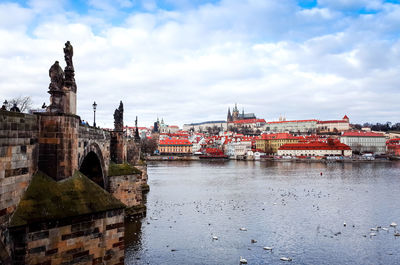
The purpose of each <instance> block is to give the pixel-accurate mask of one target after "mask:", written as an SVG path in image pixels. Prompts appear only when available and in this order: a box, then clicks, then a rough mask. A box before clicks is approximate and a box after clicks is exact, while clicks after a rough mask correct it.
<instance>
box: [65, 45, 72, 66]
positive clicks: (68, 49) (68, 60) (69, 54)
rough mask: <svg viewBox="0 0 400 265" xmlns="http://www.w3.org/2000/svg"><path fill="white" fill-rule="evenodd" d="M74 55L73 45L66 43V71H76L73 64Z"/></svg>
mask: <svg viewBox="0 0 400 265" xmlns="http://www.w3.org/2000/svg"><path fill="white" fill-rule="evenodd" d="M73 55H74V48H73V47H72V45H71V43H70V42H69V41H67V42H66V43H65V48H64V59H65V62H66V63H67V67H66V68H65V69H71V70H74V65H73V64H72V56H73Z"/></svg>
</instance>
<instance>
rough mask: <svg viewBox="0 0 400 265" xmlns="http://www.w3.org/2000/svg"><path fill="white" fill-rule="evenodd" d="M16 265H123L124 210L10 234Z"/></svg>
mask: <svg viewBox="0 0 400 265" xmlns="http://www.w3.org/2000/svg"><path fill="white" fill-rule="evenodd" d="M11 235H12V237H13V239H14V249H15V251H14V253H13V261H14V264H49V265H55V264H113V265H115V264H121V265H122V264H124V253H125V252H124V210H113V211H108V212H102V213H97V214H91V215H87V216H78V217H74V218H70V219H67V220H58V221H54V222H47V223H40V224H35V225H29V226H25V227H22V228H19V229H18V228H15V229H12V230H11Z"/></svg>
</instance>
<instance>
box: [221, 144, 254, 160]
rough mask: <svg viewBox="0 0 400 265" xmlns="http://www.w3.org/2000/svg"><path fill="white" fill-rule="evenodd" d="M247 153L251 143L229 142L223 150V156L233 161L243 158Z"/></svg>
mask: <svg viewBox="0 0 400 265" xmlns="http://www.w3.org/2000/svg"><path fill="white" fill-rule="evenodd" d="M248 151H251V141H238V142H230V143H228V144H227V145H226V148H225V154H226V155H228V156H229V157H232V158H235V159H236V158H238V157H239V156H245V155H246V154H247V152H248Z"/></svg>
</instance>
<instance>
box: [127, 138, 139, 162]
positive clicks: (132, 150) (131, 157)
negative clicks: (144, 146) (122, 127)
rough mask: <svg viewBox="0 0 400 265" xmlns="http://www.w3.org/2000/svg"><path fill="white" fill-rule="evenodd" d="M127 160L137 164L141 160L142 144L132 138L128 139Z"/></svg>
mask: <svg viewBox="0 0 400 265" xmlns="http://www.w3.org/2000/svg"><path fill="white" fill-rule="evenodd" d="M126 160H127V162H128V163H129V164H131V165H136V164H137V163H138V162H139V160H140V144H138V143H136V142H135V140H134V139H132V138H129V139H127V140H126Z"/></svg>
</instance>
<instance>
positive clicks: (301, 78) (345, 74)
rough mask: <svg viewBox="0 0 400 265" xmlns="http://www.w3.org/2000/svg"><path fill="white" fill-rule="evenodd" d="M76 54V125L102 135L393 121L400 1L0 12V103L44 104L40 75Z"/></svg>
mask: <svg viewBox="0 0 400 265" xmlns="http://www.w3.org/2000/svg"><path fill="white" fill-rule="evenodd" d="M67 40H70V41H71V43H72V45H73V46H74V58H73V59H74V66H75V71H76V73H75V74H76V76H75V77H76V81H77V85H78V114H79V115H80V116H81V117H82V118H83V119H84V120H89V121H90V122H92V115H93V112H92V106H91V105H92V103H93V101H96V102H97V104H98V112H97V123H98V124H99V125H100V126H104V127H111V126H112V122H113V112H114V109H115V108H116V107H118V104H119V101H120V100H123V102H124V106H125V123H127V124H128V125H132V124H134V120H135V116H136V115H138V116H139V125H140V126H149V125H150V124H151V123H152V122H153V121H154V120H156V118H157V116H159V117H160V118H161V117H163V118H164V120H165V122H166V123H167V124H177V125H179V126H181V125H182V124H184V123H190V122H200V121H206V120H221V119H225V118H226V112H227V109H228V107H229V106H231V107H232V106H233V105H234V103H235V102H237V103H238V107H239V108H240V110H241V109H242V108H243V107H244V109H245V111H246V112H254V113H255V114H256V115H257V116H258V117H261V118H265V119H266V120H269V121H270V120H277V119H278V117H279V116H280V115H284V116H286V118H287V119H309V118H316V119H338V118H341V117H343V115H344V114H347V115H348V116H349V117H350V121H351V122H386V121H392V122H399V121H400V118H399V117H400V108H399V101H400V1H399V0H391V1H382V0H221V1H216V0H214V1H211V0H210V1H207V0H191V1H190V0H159V1H152V0H147V1H140V0H132V1H131V0H87V1H86V0H76V1H67V0H60V1H54V0H31V1H7V0H6V1H4V0H2V1H1V2H0V68H1V70H0V101H1V102H2V101H3V100H4V99H6V98H7V99H9V98H13V97H17V96H31V97H32V99H33V102H34V105H35V107H39V106H41V104H42V103H43V102H47V103H48V101H49V94H48V93H47V90H48V85H49V77H48V69H49V68H50V66H51V65H52V64H53V63H54V61H55V60H59V61H60V63H61V66H62V67H64V66H65V62H64V58H63V57H64V54H63V47H64V43H65V41H67Z"/></svg>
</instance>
